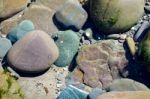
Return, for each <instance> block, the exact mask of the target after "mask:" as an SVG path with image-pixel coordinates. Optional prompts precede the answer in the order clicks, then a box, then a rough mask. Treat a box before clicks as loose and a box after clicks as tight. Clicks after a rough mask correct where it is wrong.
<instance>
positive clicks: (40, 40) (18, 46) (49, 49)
mask: <svg viewBox="0 0 150 99" xmlns="http://www.w3.org/2000/svg"><path fill="white" fill-rule="evenodd" d="M58 54H59V52H58V48H57V46H56V45H55V43H54V41H53V40H52V39H51V38H50V37H49V35H47V34H46V33H45V32H43V31H38V30H37V31H32V32H30V33H28V34H27V35H26V36H25V37H23V38H22V39H21V40H19V41H17V42H16V43H15V44H14V45H13V47H12V48H11V49H10V51H9V52H8V57H7V58H8V61H9V63H10V64H11V65H12V67H13V68H15V69H17V70H20V71H22V72H27V73H38V72H42V71H44V70H46V69H48V68H49V67H50V65H51V64H52V63H53V62H54V61H55V60H56V59H57V58H58Z"/></svg>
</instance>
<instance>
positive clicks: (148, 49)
mask: <svg viewBox="0 0 150 99" xmlns="http://www.w3.org/2000/svg"><path fill="white" fill-rule="evenodd" d="M140 54H141V56H142V59H143V63H144V65H146V66H147V68H148V70H149V71H150V30H149V31H148V32H147V35H146V36H145V38H144V40H143V41H142V42H141V43H140Z"/></svg>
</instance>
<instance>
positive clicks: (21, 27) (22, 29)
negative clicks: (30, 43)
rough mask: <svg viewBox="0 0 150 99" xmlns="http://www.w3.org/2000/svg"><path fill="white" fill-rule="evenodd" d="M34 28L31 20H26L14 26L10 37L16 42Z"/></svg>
mask: <svg viewBox="0 0 150 99" xmlns="http://www.w3.org/2000/svg"><path fill="white" fill-rule="evenodd" d="M33 30H34V25H33V23H32V22H31V21H30V20H24V21H22V22H21V23H20V24H18V25H17V26H16V27H15V28H13V29H12V30H11V31H10V33H9V34H8V36H7V37H8V38H9V39H10V40H11V41H12V42H13V43H15V42H16V41H17V40H19V39H21V38H23V37H24V36H25V35H26V34H27V33H29V32H30V31H33Z"/></svg>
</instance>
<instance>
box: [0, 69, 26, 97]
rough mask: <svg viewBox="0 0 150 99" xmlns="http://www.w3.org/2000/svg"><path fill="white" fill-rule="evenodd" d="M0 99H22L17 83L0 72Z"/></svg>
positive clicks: (8, 75) (6, 74)
mask: <svg viewBox="0 0 150 99" xmlns="http://www.w3.org/2000/svg"><path fill="white" fill-rule="evenodd" d="M0 99H24V95H23V93H22V91H21V88H20V86H19V84H18V83H17V81H16V80H15V79H14V78H13V77H11V76H10V74H9V73H5V72H2V71H0Z"/></svg>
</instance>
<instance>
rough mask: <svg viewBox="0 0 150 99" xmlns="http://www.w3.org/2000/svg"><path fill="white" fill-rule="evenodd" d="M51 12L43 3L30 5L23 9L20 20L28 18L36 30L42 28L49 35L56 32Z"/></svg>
mask: <svg viewBox="0 0 150 99" xmlns="http://www.w3.org/2000/svg"><path fill="white" fill-rule="evenodd" d="M52 18H53V12H52V10H51V9H49V8H48V7H46V6H43V5H31V6H30V7H29V8H28V9H27V10H25V11H24V14H23V16H22V19H21V20H30V21H32V22H33V24H34V25H35V29H36V30H42V31H44V32H46V33H48V34H50V35H51V33H53V32H57V31H58V29H57V27H56V26H55V25H54V23H53V20H52Z"/></svg>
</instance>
